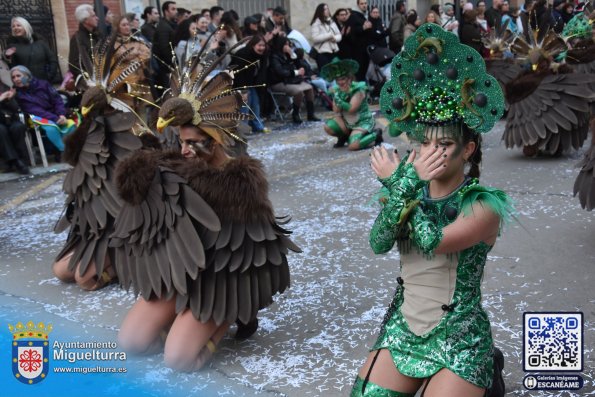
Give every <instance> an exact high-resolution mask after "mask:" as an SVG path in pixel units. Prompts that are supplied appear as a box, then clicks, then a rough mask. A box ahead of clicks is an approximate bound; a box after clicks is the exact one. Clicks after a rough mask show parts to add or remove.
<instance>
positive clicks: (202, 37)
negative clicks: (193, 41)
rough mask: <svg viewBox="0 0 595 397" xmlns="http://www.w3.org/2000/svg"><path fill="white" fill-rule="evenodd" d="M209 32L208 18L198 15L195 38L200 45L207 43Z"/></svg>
mask: <svg viewBox="0 0 595 397" xmlns="http://www.w3.org/2000/svg"><path fill="white" fill-rule="evenodd" d="M210 35H211V32H209V20H208V19H207V18H206V17H204V16H203V17H199V18H198V22H197V23H196V38H197V39H198V41H199V43H200V45H201V46H203V47H204V45H205V44H206V43H207V40H208V39H209V36H210Z"/></svg>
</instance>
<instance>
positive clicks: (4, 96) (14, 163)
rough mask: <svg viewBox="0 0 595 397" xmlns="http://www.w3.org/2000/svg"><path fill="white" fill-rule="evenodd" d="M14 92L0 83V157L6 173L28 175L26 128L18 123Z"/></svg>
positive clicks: (17, 106)
mask: <svg viewBox="0 0 595 397" xmlns="http://www.w3.org/2000/svg"><path fill="white" fill-rule="evenodd" d="M15 94H16V91H15V90H14V89H10V88H9V87H8V86H7V85H5V84H4V83H1V82H0V155H2V158H3V159H4V161H5V162H6V164H7V166H8V167H7V169H6V170H5V171H6V172H12V171H17V172H18V173H19V174H21V175H27V174H29V173H30V171H29V167H27V165H26V164H27V160H26V159H27V146H26V145H25V134H26V132H27V127H26V126H25V124H23V123H21V122H20V121H19V115H18V112H19V105H17V103H16V101H15V100H14V96H15Z"/></svg>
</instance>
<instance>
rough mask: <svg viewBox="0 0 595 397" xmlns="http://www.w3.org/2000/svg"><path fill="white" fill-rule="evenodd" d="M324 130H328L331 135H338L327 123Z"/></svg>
mask: <svg viewBox="0 0 595 397" xmlns="http://www.w3.org/2000/svg"><path fill="white" fill-rule="evenodd" d="M324 132H326V133H327V134H328V135H330V136H337V134H335V131H333V130H331V129H330V128H329V127H328V126H327V125H325V126H324Z"/></svg>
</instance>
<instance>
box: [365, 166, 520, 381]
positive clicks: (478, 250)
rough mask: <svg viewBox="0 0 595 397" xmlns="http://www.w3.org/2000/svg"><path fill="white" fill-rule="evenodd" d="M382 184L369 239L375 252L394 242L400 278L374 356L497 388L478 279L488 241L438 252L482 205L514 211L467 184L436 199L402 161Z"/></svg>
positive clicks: (415, 373)
mask: <svg viewBox="0 0 595 397" xmlns="http://www.w3.org/2000/svg"><path fill="white" fill-rule="evenodd" d="M395 175H396V176H391V178H387V179H386V180H382V181H381V182H382V183H383V184H384V185H385V187H386V188H388V191H389V192H390V194H389V196H388V201H387V202H386V205H385V206H384V208H383V209H382V211H381V213H380V214H379V216H378V218H377V219H376V222H375V224H374V227H373V228H372V231H371V233H370V244H371V246H372V248H373V249H374V252H376V253H383V252H387V251H389V250H390V249H391V248H392V247H393V245H394V243H395V242H397V244H398V246H399V251H400V254H401V263H400V268H401V277H399V278H398V282H399V285H398V286H397V290H396V292H395V295H394V298H393V301H392V303H391V305H390V307H389V309H388V312H387V313H386V316H385V319H384V322H383V324H382V327H381V330H380V334H379V337H378V340H377V341H376V343H375V344H374V347H373V349H372V350H377V349H388V350H389V351H390V352H391V354H392V357H393V360H394V362H395V366H396V367H397V369H398V370H399V372H401V373H402V374H404V375H407V376H410V377H415V378H426V377H429V376H431V375H433V374H435V373H436V372H438V371H439V370H441V369H443V368H447V369H449V370H451V371H452V372H454V373H455V374H457V375H458V376H460V377H461V378H463V379H465V380H466V381H468V382H470V383H472V384H474V385H477V386H479V387H482V388H487V387H489V386H490V384H491V382H492V373H493V358H492V356H493V346H492V336H491V330H490V323H489V320H488V316H487V314H486V313H485V311H484V310H483V308H482V306H481V291H480V285H481V278H482V274H483V267H484V265H485V262H486V258H487V254H488V252H489V251H490V249H491V247H490V246H489V245H487V244H485V243H483V242H481V243H479V244H476V245H475V246H472V247H470V248H467V249H465V250H463V251H461V252H458V253H454V254H449V255H444V254H434V253H433V251H434V249H435V248H436V247H437V246H438V244H439V243H440V240H441V239H442V229H443V228H444V227H445V226H447V225H448V224H450V223H452V222H453V221H454V220H455V219H456V218H457V216H458V215H459V214H460V213H461V211H463V212H464V214H468V213H469V212H470V211H471V205H472V204H473V203H474V202H476V201H480V202H481V204H482V205H487V206H488V207H489V208H490V209H492V210H493V211H494V212H495V213H496V214H498V215H499V216H501V219H503V218H504V217H506V216H507V215H508V214H510V212H511V211H512V207H511V205H510V202H509V199H508V197H507V196H506V194H504V193H503V192H502V191H499V190H496V189H491V188H487V187H483V186H480V185H479V184H478V182H477V180H476V179H469V178H468V179H466V180H465V182H464V183H463V184H461V185H460V186H459V187H458V188H457V189H456V190H455V191H454V192H453V193H451V194H450V195H448V196H446V197H442V198H440V199H431V198H429V195H428V188H427V183H426V182H424V181H420V180H419V178H417V175H416V174H415V171H414V168H413V166H412V165H405V164H404V163H401V165H400V166H399V169H398V170H397V171H396V172H395Z"/></svg>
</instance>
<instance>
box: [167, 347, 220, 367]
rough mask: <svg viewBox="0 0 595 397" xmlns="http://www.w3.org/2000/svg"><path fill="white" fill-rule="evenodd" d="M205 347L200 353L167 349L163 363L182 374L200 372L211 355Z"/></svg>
mask: <svg viewBox="0 0 595 397" xmlns="http://www.w3.org/2000/svg"><path fill="white" fill-rule="evenodd" d="M206 350H207V348H206V347H203V348H202V349H201V350H200V351H199V352H198V353H196V352H194V351H189V350H188V349H170V348H166V349H165V352H164V355H163V361H164V362H165V365H166V366H167V367H169V368H172V369H175V370H177V371H181V372H192V371H198V370H199V369H201V368H202V367H204V365H205V364H206V363H207V362H208V361H209V358H210V354H209V353H208V352H207V351H206Z"/></svg>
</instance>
